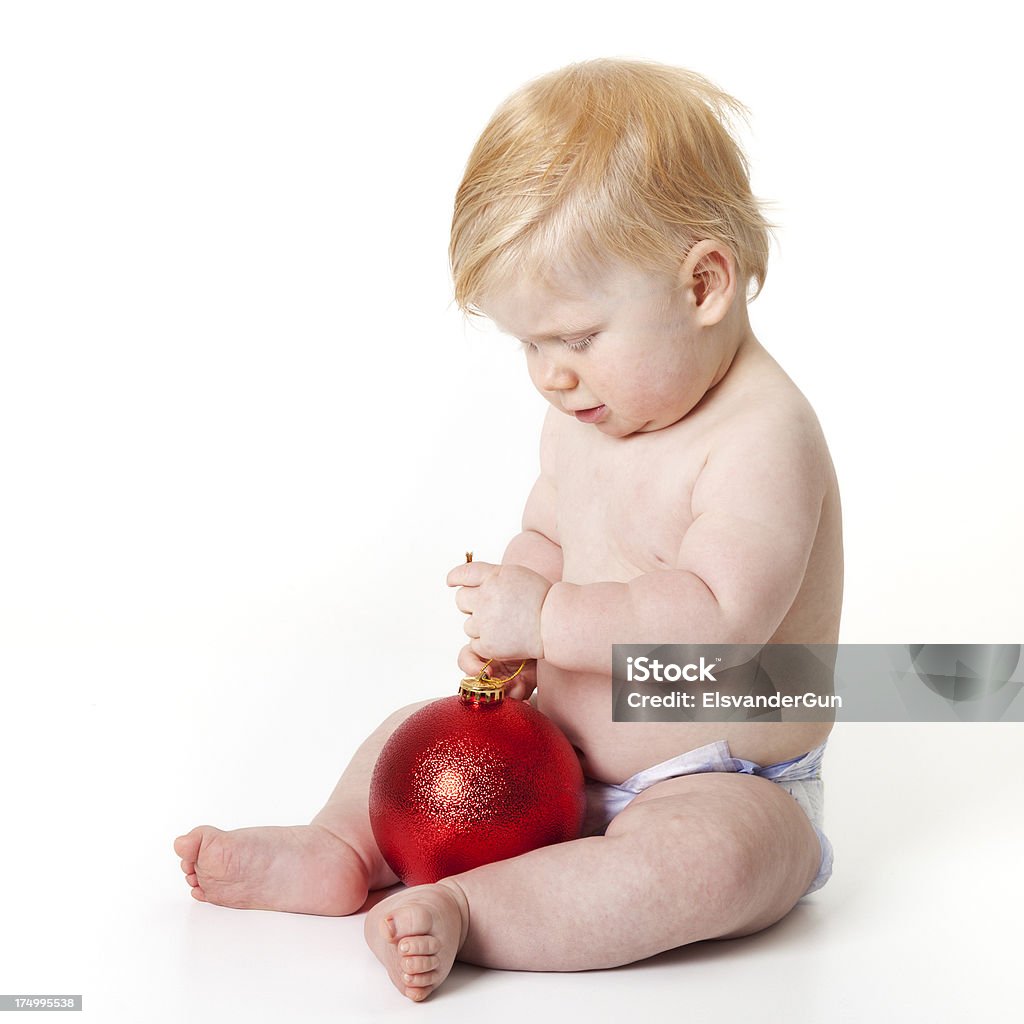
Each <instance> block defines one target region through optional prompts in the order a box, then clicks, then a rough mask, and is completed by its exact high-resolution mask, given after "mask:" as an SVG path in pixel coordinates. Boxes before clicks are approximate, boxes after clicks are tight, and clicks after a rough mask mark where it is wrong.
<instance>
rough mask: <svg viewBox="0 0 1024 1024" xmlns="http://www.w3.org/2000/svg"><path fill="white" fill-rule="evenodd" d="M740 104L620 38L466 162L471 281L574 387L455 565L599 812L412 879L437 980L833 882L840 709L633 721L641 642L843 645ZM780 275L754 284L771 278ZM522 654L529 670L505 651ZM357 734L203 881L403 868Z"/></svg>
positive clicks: (388, 920)
mask: <svg viewBox="0 0 1024 1024" xmlns="http://www.w3.org/2000/svg"><path fill="white" fill-rule="evenodd" d="M738 109H739V108H738V105H737V104H736V103H735V101H733V100H731V99H730V98H729V97H728V96H726V95H725V94H724V93H722V92H720V91H719V90H718V89H716V88H715V87H714V86H713V85H711V84H710V83H709V82H707V81H706V80H704V79H703V78H700V77H699V76H697V75H694V74H691V73H689V72H686V71H682V70H679V69H675V68H669V67H663V66H659V65H655V64H647V63H640V62H630V61H609V60H601V61H593V62H589V63H584V64H578V65H573V66H571V67H568V68H565V69H563V70H561V71H558V72H555V73H553V74H551V75H548V76H546V77H544V78H541V79H539V80H538V81H535V82H533V83H531V84H529V85H527V86H526V87H525V88H524V89H522V90H521V91H520V92H519V93H517V94H516V95H514V96H513V97H511V98H510V99H509V100H508V101H506V103H505V104H504V105H503V106H502V107H501V108H500V109H499V110H498V112H497V113H496V114H495V116H494V117H493V119H492V120H491V123H490V124H489V125H488V126H487V128H486V130H485V131H484V134H483V135H482V137H481V138H480V140H479V142H478V143H477V146H476V148H475V149H474V151H473V153H472V155H471V157H470V160H469V165H468V167H467V170H466V175H465V178H464V180H463V182H462V185H461V186H460V188H459V191H458V195H457V198H456V204H455V215H454V221H453V227H452V239H451V262H452V268H453V274H454V280H455V294H456V299H457V301H458V303H459V305H460V307H461V308H462V309H463V310H466V311H469V312H474V313H475V312H479V313H482V314H484V315H486V316H487V317H489V318H490V319H491V320H492V321H493V322H494V323H495V324H496V325H497V326H498V328H500V330H502V331H503V332H505V333H507V334H509V335H511V336H513V337H515V338H518V339H519V340H520V341H521V342H522V344H523V347H524V349H525V359H526V365H527V369H528V371H529V374H530V378H531V380H532V381H533V383H534V386H535V387H536V388H537V389H538V390H539V391H540V392H541V394H542V395H543V396H544V397H545V398H546V399H547V400H548V401H549V402H550V403H551V406H552V408H551V409H549V410H548V413H547V417H546V419H545V422H544V426H543V430H542V434H541V442H540V475H539V478H538V480H537V483H536V484H535V486H534V488H533V490H532V491H531V493H530V495H529V497H528V499H527V501H526V507H525V511H524V513H523V529H522V532H521V533H520V534H519V535H518V536H516V537H515V538H513V540H512V541H511V543H510V544H509V546H508V549H507V550H506V552H505V555H504V558H503V559H502V563H501V565H492V564H487V563H485V562H479V561H477V562H472V563H470V564H461V565H459V566H457V567H456V568H454V569H452V571H451V572H450V573H449V575H448V584H449V586H452V587H457V588H458V589H457V591H456V604H457V605H458V607H459V609H460V610H461V611H463V612H464V613H465V614H466V622H465V631H466V633H467V635H468V637H469V638H470V639H469V643H468V645H467V646H465V647H464V648H463V650H462V652H461V654H460V656H459V659H458V662H459V666H460V668H461V669H462V670H463V671H464V672H465V673H466V674H468V675H475V674H476V673H478V672H479V671H480V670H481V669H482V667H483V665H484V662H485V659H489V658H494V659H498V664H497V666H495V667H497V668H498V669H499V671H497V672H494V667H492V672H493V673H494V674H500V675H507V674H510V671H511V670H513V669H514V668H515V667H516V666H518V664H519V663H520V661H523V660H525V661H526V662H527V669H526V670H525V671H524V672H523V673H521V674H520V676H519V677H518V678H517V679H516V681H515V683H514V684H513V690H512V693H511V696H513V697H517V698H519V699H525V698H528V697H529V696H530V695H531V693H533V692H534V690H536V695H535V697H534V699H535V701H536V703H537V706H538V707H539V709H540V710H541V711H543V712H544V714H545V715H547V716H548V717H549V718H550V719H551V720H552V721H553V722H555V723H556V724H557V725H558V726H559V728H560V729H561V730H562V731H563V732H564V733H565V735H566V736H567V737H568V738H569V740H570V742H571V743H572V744H573V746H574V747H575V748H576V750H577V752H578V755H579V758H580V762H581V764H582V766H583V771H584V774H585V775H586V777H587V779H588V783H587V790H588V794H587V795H588V816H587V825H586V831H585V835H584V837H583V838H581V839H578V840H576V841H574V842H568V843H562V844H558V845H555V846H548V847H544V848H542V849H539V850H536V851H534V852H532V853H528V854H525V855H524V856H521V857H516V858H513V859H511V860H506V861H501V862H498V863H495V864H489V865H487V866H485V867H481V868H477V869H475V870H472V871H467V872H465V873H463V874H459V875H454V876H452V877H450V878H444V879H442V880H441V881H439V882H438V883H437V884H435V885H424V886H416V887H414V888H408V889H403V890H400V891H398V892H397V893H396V894H394V895H391V896H390V897H388V898H386V899H384V900H383V901H382V902H379V903H378V904H377V905H376V906H374V907H373V909H372V910H370V912H369V913H368V915H367V918H366V938H367V941H368V942H369V944H370V946H371V947H372V949H373V951H374V953H375V954H376V955H377V957H378V958H379V959H380V960H381V962H382V963H383V964H384V966H385V967H386V969H387V972H388V974H389V976H390V978H391V980H392V982H393V983H394V984H395V985H396V986H397V988H398V990H399V991H400V992H402V993H404V994H405V995H406V996H408V997H409V998H410V999H413V1000H422V999H425V998H426V997H427V995H428V994H429V993H430V992H432V991H433V990H434V989H435V988H437V986H438V985H440V984H441V983H442V982H443V981H444V980H445V978H446V977H447V975H448V973H449V971H450V969H451V966H452V963H453V961H454V960H455V959H459V960H464V961H467V962H469V963H474V964H480V965H483V966H487V967H497V968H504V969H509V970H530V971H581V970H589V969H593V968H600V967H614V966H616V965H618V964H627V963H631V962H633V961H636V960H640V959H643V958H645V957H649V956H652V955H654V954H655V953H659V952H661V951H663V950H668V949H672V948H674V947H677V946H682V945H685V944H686V943H690V942H697V941H700V940H702V939H720V938H733V937H737V936H741V935H748V934H750V933H752V932H756V931H759V930H760V929H762V928H767V927H768V926H769V925H771V924H773V923H774V922H776V921H778V920H779V919H780V918H782V917H783V916H784V915H785V914H787V913H788V912H789V910H790V909H791V908H792V907H793V905H794V904H795V903H796V902H797V900H799V899H800V898H801V896H803V895H805V894H806V893H808V892H812V891H814V890H815V889H817V888H819V887H820V886H821V885H823V884H824V883H825V881H826V880H827V878H828V874H829V871H830V868H831V851H830V847H829V845H828V841H827V840H826V839H825V837H824V836H823V835H822V833H821V831H820V824H821V811H822V804H821V776H820V765H821V757H822V752H823V749H824V743H825V739H826V737H827V735H828V733H829V730H830V728H831V727H830V725H829V724H828V723H819V722H792V723H783V722H774V723H764V722H762V723H757V722H749V721H738V722H711V721H704V720H697V721H690V722H670V723H656V722H645V723H642V724H640V723H626V722H614V721H612V717H611V713H610V708H611V700H610V687H611V661H612V644H613V643H638V644H640V643H644V644H654V643H670V642H675V643H707V644H725V643H744V644H763V643H766V642H771V643H785V642H792V643H806V644H810V643H835V642H836V641H837V639H838V629H839V616H840V607H841V603H842V579H843V554H842V533H841V520H840V507H839V493H838V488H837V485H836V478H835V473H834V470H833V468H832V463H831V459H830V457H829V453H828V449H827V447H826V444H825V440H824V438H823V437H822V433H821V429H820V427H819V425H818V422H817V419H816V418H815V415H814V412H813V411H812V409H811V407H810V406H809V405H808V403H807V401H806V399H805V398H804V397H803V395H802V394H801V393H800V392H799V391H798V390H797V388H796V386H795V385H794V384H793V382H792V381H791V380H790V379H789V377H787V376H786V374H785V373H784V372H783V370H782V369H781V368H780V367H779V365H778V363H776V362H775V360H774V359H773V358H772V357H771V356H770V355H769V354H768V353H767V352H766V351H765V349H764V348H763V347H762V346H761V344H760V343H759V342H758V340H757V339H756V338H755V337H754V334H753V333H752V331H751V328H750V324H749V321H748V317H747V297H748V292H749V291H751V290H753V289H752V288H751V287H750V286H752V285H753V286H756V289H757V290H760V287H761V285H762V284H763V280H764V275H765V264H766V259H767V253H768V226H767V224H766V222H765V220H764V218H763V216H762V214H761V212H760V209H759V207H758V204H757V202H756V200H755V199H754V197H753V196H752V195H751V191H750V186H749V181H748V177H747V171H746V165H745V161H744V158H743V155H742V153H741V152H740V151H739V149H738V147H737V145H736V143H735V142H734V140H733V138H732V136H731V135H730V133H729V132H728V131H727V130H726V128H725V127H724V125H725V123H726V121H727V118H728V117H729V116H730V115H731V114H734V113H736V112H737V110H738ZM755 294H756V292H755ZM505 669H509V671H508V672H506V671H505ZM419 707H422V704H418V705H415V706H413V707H407V708H403V709H402V710H400V711H398V712H396V713H395V714H393V715H392V716H391V717H390V718H388V719H387V721H385V722H384V723H383V724H382V725H381V726H380V728H379V729H377V731H376V732H375V733H373V735H371V736H370V737H369V739H367V740H366V742H365V743H364V744H363V745H362V747H360V749H359V750H358V752H357V753H356V755H355V757H354V758H353V760H352V762H351V764H350V765H349V767H348V768H347V769H346V771H345V773H344V775H343V776H342V778H341V780H340V781H339V783H338V785H337V787H336V788H335V790H334V793H333V794H332V795H331V797H330V800H329V801H328V802H327V805H326V806H325V807H324V809H323V810H322V811H321V812H320V813H319V814H318V815H317V816H316V818H315V819H314V820H313V822H312V824H310V825H306V826H300V827H293V828H248V829H240V830H237V831H233V832H222V831H220V830H218V829H215V828H211V827H209V826H202V827H199V828H196V829H193V830H192V831H191V832H190V833H188V835H185V836H182V837H180V838H179V839H178V840H177V841H176V842H175V849H176V851H177V852H178V855H179V856H180V857H181V866H182V870H183V871H184V873H185V875H186V877H187V880H188V882H189V884H190V885H191V886H192V895H193V896H194V897H195V898H196V899H199V900H204V901H207V902H211V903H217V904H221V905H224V906H232V907H252V908H262V909H271V910H287V911H293V912H298V913H309V914H352V913H355V912H356V911H358V910H359V909H360V908H361V907H362V906H363V905H364V903H365V902H366V899H367V895H368V893H369V892H370V891H371V890H376V889H382V888H386V887H389V886H392V885H394V884H395V883H396V882H397V879H396V877H395V875H394V874H393V873H392V871H391V869H390V868H389V867H388V865H387V864H386V863H385V862H384V860H383V859H382V857H381V854H380V852H379V850H378V849H377V846H376V844H375V842H374V838H373V834H372V832H371V829H370V823H369V818H368V812H367V790H368V787H369V781H370V776H371V773H372V771H373V766H374V763H375V761H376V758H377V754H378V752H379V751H380V749H381V747H382V745H383V744H384V742H385V741H386V740H387V738H388V737H389V736H390V734H391V733H392V732H393V731H394V730H395V728H396V727H397V726H398V725H399V724H400V723H401V722H402V721H403V720H404V719H405V718H407V717H408V716H409V715H410V714H411V713H412V712H413V711H415V710H417V708H419Z"/></svg>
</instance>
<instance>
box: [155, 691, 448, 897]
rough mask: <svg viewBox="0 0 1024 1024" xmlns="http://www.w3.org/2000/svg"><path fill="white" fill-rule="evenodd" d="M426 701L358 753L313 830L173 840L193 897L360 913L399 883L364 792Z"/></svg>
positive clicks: (195, 833) (199, 833)
mask: <svg viewBox="0 0 1024 1024" xmlns="http://www.w3.org/2000/svg"><path fill="white" fill-rule="evenodd" d="M427 703H429V701H423V702H421V703H419V704H413V705H410V706H409V707H405V708H402V709H401V710H400V711H396V712H395V713H394V714H393V715H392V716H391V717H390V718H388V719H387V720H386V721H385V722H384V723H383V724H382V725H381V726H380V727H379V728H378V729H377V730H376V731H375V732H374V733H373V734H372V735H370V736H369V737H368V738H367V739H366V740H365V742H364V743H363V744H362V746H361V747H360V748H359V749H358V750H357V751H356V753H355V756H354V757H353V758H352V761H351V763H350V764H349V766H348V768H346V769H345V772H344V774H343V775H342V777H341V779H340V780H339V782H338V784H337V786H335V788H334V792H333V793H332V794H331V797H330V799H329V800H328V801H327V804H326V806H325V807H324V808H323V810H322V811H320V813H319V814H318V815H317V816H316V817H315V818H314V819H313V821H312V823H311V824H309V825H295V826H288V827H275V826H271V827H264V828H240V829H236V830H234V831H233V832H222V831H221V830H220V829H218V828H213V827H212V826H210V825H200V826H199V827H198V828H194V829H192V831H191V832H189V833H188V834H187V835H184V836H179V837H178V838H177V839H176V840H175V841H174V849H175V851H176V852H177V854H178V856H179V857H181V870H182V871H183V872H184V873H185V877H186V879H187V881H188V883H189V885H190V886H192V895H193V896H194V897H195V898H196V899H197V900H202V901H203V902H206V903H217V904H219V905H220V906H224V907H238V908H242V909H246V910H287V911H291V912H292V913H297V914H324V915H330V916H335V915H343V914H352V913H355V911H357V910H358V909H359V908H360V907H361V906H362V905H363V904H364V903H365V902H366V897H367V894H368V892H369V891H370V890H371V889H382V888H385V887H386V886H389V885H394V884H395V883H396V882H397V881H398V879H397V878H396V877H395V875H394V874H393V873H392V871H391V869H390V868H389V867H388V866H387V864H386V863H385V861H384V859H383V858H382V857H381V855H380V851H379V850H378V849H377V844H376V842H375V841H374V838H373V832H372V830H371V829H370V817H369V811H368V809H367V794H368V792H369V789H370V777H371V776H372V774H373V766H374V765H375V764H376V763H377V755H378V754H379V753H380V750H381V747H383V746H384V744H385V742H386V741H387V739H388V737H389V736H390V735H391V734H392V733H393V732H394V731H395V729H397V728H398V726H399V725H401V723H402V722H404V721H405V719H406V718H408V717H409V715H411V714H412V713H413V712H414V711H417V710H419V709H420V708H421V707H423V706H424V705H425V704H427Z"/></svg>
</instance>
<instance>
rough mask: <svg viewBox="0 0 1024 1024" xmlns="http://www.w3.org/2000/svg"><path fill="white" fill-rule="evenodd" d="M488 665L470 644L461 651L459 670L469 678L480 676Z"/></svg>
mask: <svg viewBox="0 0 1024 1024" xmlns="http://www.w3.org/2000/svg"><path fill="white" fill-rule="evenodd" d="M486 664H487V662H486V660H485V659H483V658H481V657H480V655H479V654H477V653H476V651H474V650H473V648H472V647H470V646H469V644H466V646H465V647H463V648H462V650H461V651H459V668H460V669H462V671H463V672H465V674H466V675H467V676H477V675H479V674H480V671H481V669H482V668H483V667H484V665H486Z"/></svg>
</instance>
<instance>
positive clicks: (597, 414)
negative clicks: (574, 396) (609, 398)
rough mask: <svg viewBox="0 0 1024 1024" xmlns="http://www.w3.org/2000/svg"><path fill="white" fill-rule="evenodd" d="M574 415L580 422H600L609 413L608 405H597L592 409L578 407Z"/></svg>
mask: <svg viewBox="0 0 1024 1024" xmlns="http://www.w3.org/2000/svg"><path fill="white" fill-rule="evenodd" d="M573 415H574V416H575V417H576V419H578V420H579V421H580V423H600V422H601V420H603V419H604V418H605V416H607V415H608V406H606V405H595V406H594V407H593V408H591V409H577V410H576V411H575V412H574V413H573Z"/></svg>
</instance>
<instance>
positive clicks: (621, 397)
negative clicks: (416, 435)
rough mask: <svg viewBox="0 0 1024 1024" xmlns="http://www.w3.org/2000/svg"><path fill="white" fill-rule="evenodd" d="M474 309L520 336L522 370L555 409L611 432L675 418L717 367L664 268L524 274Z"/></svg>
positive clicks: (688, 296) (708, 340)
mask: <svg viewBox="0 0 1024 1024" xmlns="http://www.w3.org/2000/svg"><path fill="white" fill-rule="evenodd" d="M480 308H481V309H482V310H483V312H484V313H485V314H486V315H487V316H488V317H489V318H490V319H491V320H493V321H494V323H495V324H496V325H497V327H498V328H499V330H501V331H502V332H504V333H505V334H510V335H512V336H513V337H516V338H518V339H519V340H520V341H521V342H522V343H523V345H524V347H525V349H526V362H527V366H528V367H529V371H530V377H531V379H532V380H533V383H534V385H535V386H536V387H537V390H538V391H540V393H541V394H542V395H543V396H544V397H545V398H546V399H547V400H548V401H549V402H550V403H551V404H552V405H553V406H554V407H555V408H556V409H559V410H560V411H562V412H564V413H566V414H567V415H569V416H575V417H576V419H578V420H579V421H581V422H583V423H588V424H593V426H594V427H595V428H596V429H597V430H600V431H601V432H602V433H603V434H608V435H610V436H612V437H627V436H628V435H630V434H635V433H646V432H649V431H653V430H661V429H662V428H663V427H667V426H670V425H671V424H673V423H676V422H678V421H679V420H680V419H682V418H683V417H684V416H685V415H686V414H687V413H688V412H689V411H690V410H691V409H693V407H694V406H695V405H696V404H697V403H698V402H699V401H700V400H701V398H703V397H704V395H705V394H706V393H707V391H708V389H709V388H710V387H711V385H712V383H713V382H714V380H715V377H716V374H718V373H719V371H720V370H721V367H722V353H721V351H719V346H718V344H717V342H716V341H715V335H714V332H710V331H706V330H701V329H700V327H699V326H698V324H697V322H696V318H695V309H696V307H695V302H694V298H693V293H692V291H691V290H689V289H687V288H685V287H680V286H679V283H678V278H677V277H676V275H673V274H671V273H668V272H657V271H649V270H642V269H640V268H637V267H633V266H629V265H626V264H614V265H612V266H611V267H608V268H606V269H603V270H602V271H600V272H599V273H596V274H594V273H590V274H588V275H587V276H586V277H584V276H583V275H568V274H561V275H559V277H558V279H557V281H555V280H551V279H546V280H543V281H541V280H539V279H538V278H537V277H535V276H532V275H524V276H522V277H520V278H517V279H514V280H512V281H510V282H508V283H507V285H506V286H504V287H503V288H501V289H499V290H497V291H495V292H493V293H491V294H490V295H487V296H485V298H484V301H483V302H481V303H480Z"/></svg>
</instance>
